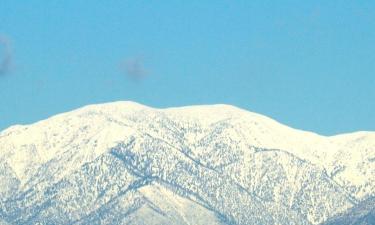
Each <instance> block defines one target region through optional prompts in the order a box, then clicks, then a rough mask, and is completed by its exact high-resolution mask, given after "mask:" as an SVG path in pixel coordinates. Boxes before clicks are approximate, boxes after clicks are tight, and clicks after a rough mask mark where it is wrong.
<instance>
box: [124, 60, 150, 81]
mask: <svg viewBox="0 0 375 225" xmlns="http://www.w3.org/2000/svg"><path fill="white" fill-rule="evenodd" d="M120 68H121V70H122V71H123V72H124V73H125V74H126V75H127V76H128V77H129V78H130V79H132V80H136V81H139V80H141V79H144V78H145V77H146V76H147V75H148V71H147V70H146V68H145V66H144V61H143V58H141V57H133V58H128V59H125V60H124V61H123V62H122V63H121V64H120Z"/></svg>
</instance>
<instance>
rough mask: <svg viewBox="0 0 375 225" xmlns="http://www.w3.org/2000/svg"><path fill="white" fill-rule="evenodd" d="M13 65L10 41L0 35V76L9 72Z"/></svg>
mask: <svg viewBox="0 0 375 225" xmlns="http://www.w3.org/2000/svg"><path fill="white" fill-rule="evenodd" d="M12 63H13V55H12V49H11V45H10V40H9V39H8V38H6V37H5V36H3V35H0V76H1V75H5V74H7V73H9V72H10V69H11V67H12Z"/></svg>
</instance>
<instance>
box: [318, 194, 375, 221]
mask: <svg viewBox="0 0 375 225" xmlns="http://www.w3.org/2000/svg"><path fill="white" fill-rule="evenodd" d="M373 224H375V198H370V199H367V200H365V201H362V202H361V203H360V204H358V205H356V206H354V207H353V208H351V209H349V210H348V211H347V212H345V213H341V214H339V215H337V216H335V217H333V218H330V219H329V220H328V221H326V222H325V223H324V225H373Z"/></svg>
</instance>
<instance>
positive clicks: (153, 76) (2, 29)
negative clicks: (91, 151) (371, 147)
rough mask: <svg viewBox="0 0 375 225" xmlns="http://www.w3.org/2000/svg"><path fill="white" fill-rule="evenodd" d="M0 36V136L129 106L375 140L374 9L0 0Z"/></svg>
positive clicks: (367, 5) (330, 4) (336, 4)
mask: <svg viewBox="0 0 375 225" xmlns="http://www.w3.org/2000/svg"><path fill="white" fill-rule="evenodd" d="M0 35H1V36H2V37H3V39H4V38H5V39H6V40H8V42H9V43H10V44H2V46H1V47H0V52H1V55H0V60H3V59H4V58H5V55H6V54H5V53H4V52H5V48H6V47H11V53H12V65H10V66H9V67H8V68H6V69H7V71H6V72H5V73H3V74H1V75H0V96H1V98H0V129H4V128H6V127H8V126H10V125H13V124H25V123H31V122H35V121H37V120H40V119H44V118H46V117H48V116H51V115H54V114H56V113H60V112H64V111H68V110H72V109H74V108H77V107H80V106H83V105H86V104H93V103H101V102H109V101H117V100H131V101H136V102H139V103H142V104H146V105H149V106H153V107H171V106H182V105H192V104H214V103H226V104H232V105H236V106H238V107H241V108H245V109H248V110H250V111H254V112H258V113H261V114H265V115H267V116H270V117H272V118H274V119H276V120H278V121H280V122H282V123H285V124H287V125H289V126H292V127H295V128H299V129H305V130H311V131H314V132H318V133H321V134H326V135H331V134H337V133H342V132H351V131H358V130H375V116H374V111H375V63H374V62H375V2H374V1H277V0H275V1H265V0H259V1H257V0H254V1H248V0H246V1H220V0H218V1H195V0H191V1H167V0H166V1H79V0H74V1H72V0H66V1H36V0H35V1H12V0H2V1H1V3H0ZM124 62H130V64H131V66H133V67H134V68H130V69H129V68H127V67H128V66H127V64H126V63H124ZM124 65H125V66H124ZM124 67H125V68H124ZM134 70H138V72H139V70H141V73H142V76H141V77H137V79H133V78H134V77H131V76H129V75H132V74H131V73H132V72H131V71H134ZM129 71H130V72H129ZM129 73H130V74H129Z"/></svg>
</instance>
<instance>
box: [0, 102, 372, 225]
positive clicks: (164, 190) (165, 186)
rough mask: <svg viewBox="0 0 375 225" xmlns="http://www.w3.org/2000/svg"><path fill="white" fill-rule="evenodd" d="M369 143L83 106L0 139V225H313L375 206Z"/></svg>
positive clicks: (126, 107) (246, 115)
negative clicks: (357, 208)
mask: <svg viewBox="0 0 375 225" xmlns="http://www.w3.org/2000/svg"><path fill="white" fill-rule="evenodd" d="M374 174H375V132H358V133H352V134H344V135H337V136H332V137H325V136H320V135H317V134H314V133H311V132H305V131H300V130H296V129H292V128H289V127H287V126H285V125H282V124H280V123H278V122H276V121H274V120H272V119H270V118H267V117H265V116H262V115H259V114H256V113H251V112H248V111H245V110H242V109H239V108H236V107H233V106H229V105H211V106H190V107H181V108H169V109H154V108H150V107H146V106H143V105H140V104H137V103H133V102H115V103H107V104H100V105H90V106H86V107H83V108H81V109H78V110H75V111H72V112H68V113H63V114H60V115H57V116H53V117H51V118H49V119H47V120H43V121H40V122H38V123H35V124H32V125H26V126H21V125H17V126H13V127H10V128H8V129H6V130H4V131H2V132H1V133H0V224H1V223H5V224H6V223H8V224H37V223H41V224H319V223H321V222H323V221H325V220H327V219H329V218H332V217H334V216H336V215H339V214H340V213H343V212H345V211H346V210H348V209H349V208H351V207H353V206H356V205H357V204H359V203H360V202H362V201H365V200H366V199H368V198H370V197H372V196H374V195H375V176H374Z"/></svg>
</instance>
